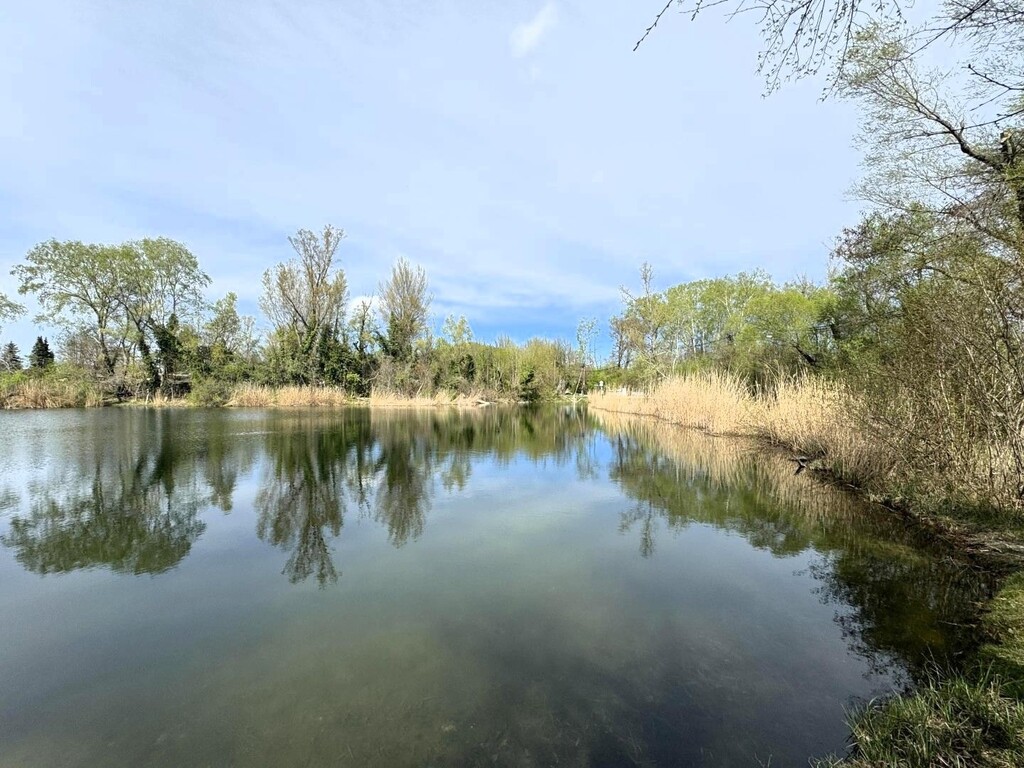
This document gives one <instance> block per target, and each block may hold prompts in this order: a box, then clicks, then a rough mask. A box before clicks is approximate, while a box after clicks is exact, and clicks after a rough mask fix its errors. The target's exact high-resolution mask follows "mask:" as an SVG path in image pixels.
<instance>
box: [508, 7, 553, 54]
mask: <svg viewBox="0 0 1024 768" xmlns="http://www.w3.org/2000/svg"><path fill="white" fill-rule="evenodd" d="M557 23H558V8H557V7H555V4H554V3H547V4H546V5H545V6H544V7H543V8H541V9H540V10H539V11H537V15H536V16H534V17H533V18H532V19H530V20H529V21H527V22H524V23H523V24H519V25H517V26H516V28H515V29H513V30H512V34H511V35H509V43H510V44H511V46H512V55H513V56H515V57H516V58H521V57H523V56H526V55H527V54H528V53H530V52H531V51H532V50H534V49H535V48H536V47H537V46H538V45H540V43H541V41H542V40H543V39H544V37H545V36H546V35H547V34H548V32H550V31H551V30H552V29H554V27H555V25H556V24H557Z"/></svg>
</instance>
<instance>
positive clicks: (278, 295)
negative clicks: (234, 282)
mask: <svg viewBox="0 0 1024 768" xmlns="http://www.w3.org/2000/svg"><path fill="white" fill-rule="evenodd" d="M344 237H345V232H344V230H341V229H336V228H335V227H333V226H331V225H330V224H328V225H327V226H325V227H324V229H323V232H322V233H321V234H320V235H317V234H316V233H314V232H311V231H310V230H308V229H300V230H299V231H298V232H297V233H296V234H295V236H294V237H289V238H288V242H289V243H291V246H292V248H293V249H294V250H295V254H296V258H293V259H291V260H290V261H287V262H284V263H282V264H278V265H277V266H275V267H273V268H271V269H269V270H267V271H266V272H265V273H264V274H263V296H262V297H261V298H260V307H261V308H262V309H263V311H264V312H265V313H266V315H267V317H269V318H270V320H271V322H272V323H273V324H274V331H275V333H274V335H273V336H272V337H271V343H272V344H275V345H277V348H276V349H275V351H274V355H276V356H277V357H278V358H279V359H281V360H282V361H287V362H288V364H287V366H286V368H287V370H288V372H289V375H290V376H291V377H292V378H293V379H294V380H296V381H299V382H305V383H313V382H322V381H323V370H324V360H323V359H322V357H321V353H322V350H323V349H324V345H323V341H322V339H323V337H324V336H328V337H331V336H335V335H337V334H338V333H339V331H340V328H341V324H342V320H343V318H344V314H345V301H346V299H347V297H348V283H347V281H346V279H345V273H344V271H343V270H342V269H341V268H340V267H337V265H336V264H335V255H336V253H337V250H338V246H339V245H340V244H341V241H342V239H344Z"/></svg>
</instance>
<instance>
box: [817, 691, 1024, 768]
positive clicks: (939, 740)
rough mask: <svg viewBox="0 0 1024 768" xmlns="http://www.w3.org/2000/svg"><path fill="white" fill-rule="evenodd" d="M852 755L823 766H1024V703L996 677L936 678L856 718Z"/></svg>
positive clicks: (875, 704) (832, 759) (873, 705)
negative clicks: (1008, 694)
mask: <svg viewBox="0 0 1024 768" xmlns="http://www.w3.org/2000/svg"><path fill="white" fill-rule="evenodd" d="M850 726H851V729H852V736H851V742H852V744H851V747H852V748H851V754H850V755H849V756H847V757H846V758H845V759H841V758H838V757H834V756H833V757H829V758H827V759H825V760H823V761H820V762H819V763H818V766H819V768H825V767H826V766H836V767H838V766H845V768H879V767H880V766H900V768H934V767H935V766H963V767H964V768H968V767H971V768H1017V767H1018V766H1021V765H1024V704H1022V703H1021V702H1020V701H1018V700H1015V699H1011V698H1007V697H1006V696H1005V695H1004V694H1003V692H1002V690H1001V688H1000V686H999V684H998V682H997V681H996V680H994V679H992V678H988V677H983V678H982V679H981V680H971V679H968V678H966V677H962V676H953V677H948V678H946V679H944V680H942V681H939V680H938V679H935V680H933V681H930V682H928V683H927V684H925V685H924V686H922V687H921V688H919V689H918V690H917V691H916V692H914V693H912V694H910V695H906V696H898V697H894V698H890V699H887V700H884V701H879V702H873V703H871V704H869V705H868V706H867V707H866V708H864V709H863V710H862V711H861V712H859V713H857V714H856V715H854V716H853V717H852V718H851V722H850Z"/></svg>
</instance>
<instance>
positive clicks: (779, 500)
mask: <svg viewBox="0 0 1024 768" xmlns="http://www.w3.org/2000/svg"><path fill="white" fill-rule="evenodd" d="M597 421H598V423H599V424H600V425H601V427H602V429H604V431H605V432H606V433H608V434H609V435H611V436H616V435H622V436H625V437H627V438H628V439H630V440H633V441H636V442H637V443H639V444H641V445H644V446H647V447H648V448H649V449H650V450H652V451H655V450H656V451H657V452H660V453H661V454H663V455H665V456H667V457H668V458H669V459H670V460H671V461H672V462H673V464H674V465H675V467H676V471H677V472H679V473H681V475H682V478H681V479H686V480H688V481H691V482H692V481H695V480H702V481H704V482H707V483H709V484H710V485H711V486H712V487H714V488H716V489H735V488H745V489H749V490H752V491H754V492H755V493H756V494H757V495H758V496H761V497H764V498H765V499H767V500H770V501H772V502H774V503H776V504H777V505H779V506H780V507H784V508H786V509H789V510H793V511H794V512H798V513H799V514H801V515H802V516H804V517H807V518H809V519H813V520H819V521H833V522H837V521H839V520H846V519H849V518H850V517H851V516H852V515H855V514H856V512H855V510H856V509H857V508H858V506H859V505H858V504H857V503H856V502H855V500H854V499H852V498H851V497H850V496H849V495H848V494H846V493H844V492H843V491H841V490H840V489H837V488H833V487H831V486H825V485H822V484H820V483H810V482H807V478H806V476H796V475H794V472H793V465H792V464H791V463H790V462H788V461H786V460H785V459H784V458H782V457H781V456H779V455H777V454H773V453H765V452H761V451H758V446H757V444H756V443H755V442H754V441H753V440H751V439H744V437H742V436H735V437H729V438H723V437H715V436H712V435H708V434H705V433H703V432H699V431H696V430H694V429H680V428H679V427H678V426H676V425H673V424H667V423H663V422H657V421H652V420H648V419H638V418H635V417H633V416H630V415H625V414H621V413H613V412H603V413H599V414H597Z"/></svg>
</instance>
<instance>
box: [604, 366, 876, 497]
mask: <svg viewBox="0 0 1024 768" xmlns="http://www.w3.org/2000/svg"><path fill="white" fill-rule="evenodd" d="M589 405H590V407H591V408H595V409H598V410H604V411H615V412H620V413H633V414H638V415H644V416H653V417H655V418H658V419H663V420H665V421H668V422H671V423H673V424H678V425H681V426H684V427H689V428H693V429H699V430H701V431H704V432H708V433H711V434H719V435H720V434H731V435H746V436H748V437H753V438H757V439H759V440H762V441H764V442H766V443H769V444H771V445H774V446H778V447H780V448H784V449H786V450H787V451H790V452H792V453H795V454H800V455H803V456H806V457H807V458H808V459H809V460H817V461H819V463H820V464H821V465H823V466H827V467H828V468H829V469H831V470H832V471H834V472H835V473H836V474H837V475H838V476H839V477H841V478H843V479H845V480H847V481H849V482H854V483H857V484H861V485H863V484H866V483H869V482H873V481H877V480H884V479H887V478H888V477H889V476H890V474H891V470H892V466H893V459H892V455H891V451H890V450H889V449H888V447H887V446H886V445H885V444H883V443H881V442H879V441H877V440H874V439H872V438H871V436H870V435H869V433H868V431H866V430H865V428H864V425H863V421H862V418H861V414H862V404H861V403H860V402H859V401H858V399H857V398H856V397H855V396H854V395H853V394H852V393H851V392H850V391H849V390H848V389H846V388H845V387H844V386H843V385H842V384H840V383H838V382H834V381H828V380H825V379H820V378H814V377H798V378H793V379H785V380H781V381H779V382H777V383H776V385H775V386H774V387H772V388H771V389H770V390H768V391H764V392H760V393H757V394H755V393H753V392H751V391H750V389H749V388H748V387H747V386H746V385H745V384H744V383H743V381H741V380H740V379H739V378H738V377H736V376H732V375H729V374H725V373H720V372H710V373H701V374H696V375H693V376H686V377H676V378H671V379H667V380H665V381H663V382H662V383H660V384H658V385H657V386H656V387H654V388H652V389H650V390H648V391H645V392H632V393H631V392H623V391H619V392H609V393H605V394H592V395H591V396H590V398H589Z"/></svg>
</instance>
